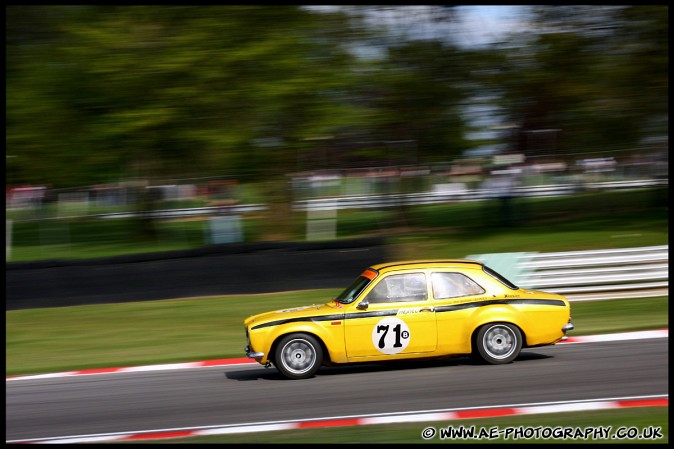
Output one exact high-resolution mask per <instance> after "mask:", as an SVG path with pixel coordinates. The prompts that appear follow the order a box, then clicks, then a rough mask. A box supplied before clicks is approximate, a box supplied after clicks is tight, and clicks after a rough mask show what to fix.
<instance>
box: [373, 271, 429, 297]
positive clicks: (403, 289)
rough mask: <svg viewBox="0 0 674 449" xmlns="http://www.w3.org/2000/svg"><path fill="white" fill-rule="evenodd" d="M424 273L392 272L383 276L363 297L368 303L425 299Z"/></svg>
mask: <svg viewBox="0 0 674 449" xmlns="http://www.w3.org/2000/svg"><path fill="white" fill-rule="evenodd" d="M427 298H428V295H427V294H426V275H425V274H424V273H409V274H394V275H391V276H388V277H385V278H384V279H382V280H381V281H379V284H377V285H376V286H375V287H374V288H373V289H372V291H371V292H370V293H368V295H367V297H366V298H365V299H366V300H367V301H368V302H369V303H371V304H373V303H382V302H409V301H425V300H426V299H427Z"/></svg>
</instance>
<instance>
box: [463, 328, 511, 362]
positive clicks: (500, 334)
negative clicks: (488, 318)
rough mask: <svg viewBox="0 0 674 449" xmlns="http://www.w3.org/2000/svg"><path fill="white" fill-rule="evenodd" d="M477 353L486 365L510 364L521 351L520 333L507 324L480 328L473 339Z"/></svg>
mask: <svg viewBox="0 0 674 449" xmlns="http://www.w3.org/2000/svg"><path fill="white" fill-rule="evenodd" d="M475 344H476V346H477V352H478V354H479V356H480V358H482V360H484V361H485V362H487V363H490V364H492V365H500V364H504V363H510V362H512V361H513V360H515V358H516V357H517V356H518V355H519V354H520V351H521V350H522V333H521V332H520V330H519V329H518V328H517V327H515V326H513V325H512V324H507V323H489V324H485V325H484V326H482V327H481V328H480V330H479V331H478V333H477V336H476V338H475Z"/></svg>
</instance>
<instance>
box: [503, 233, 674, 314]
mask: <svg viewBox="0 0 674 449" xmlns="http://www.w3.org/2000/svg"><path fill="white" fill-rule="evenodd" d="M516 265H517V270H518V272H517V275H516V277H515V279H514V281H515V283H516V284H517V285H518V286H520V287H524V288H531V289H538V290H544V291H549V292H554V293H561V294H563V295H565V296H567V297H568V298H569V300H571V301H583V300H595V299H615V298H637V297H650V296H667V295H668V294H669V290H668V287H669V270H668V266H669V245H660V246H647V247H641V248H624V249H606V250H596V251H571V252H558V253H520V254H519V255H518V257H517V262H516ZM497 271H498V270H497Z"/></svg>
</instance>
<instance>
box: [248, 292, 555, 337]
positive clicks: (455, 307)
mask: <svg viewBox="0 0 674 449" xmlns="http://www.w3.org/2000/svg"><path fill="white" fill-rule="evenodd" d="M495 304H538V305H546V306H564V305H565V304H564V301H560V300H558V299H529V298H527V299H491V300H486V301H476V302H467V303H463V304H453V305H448V306H438V307H435V311H436V312H453V311H456V310H463V309H470V308H477V307H485V306H491V305H495ZM398 310H399V309H393V310H379V311H372V312H353V313H346V314H344V313H338V314H333V315H318V316H306V317H298V318H286V319H284V320H276V321H270V322H268V323H262V324H258V325H256V326H253V327H251V329H252V330H253V329H260V328H263V327H269V326H277V325H281V324H287V323H297V322H301V321H313V322H318V321H333V320H345V319H346V320H352V319H359V318H372V317H378V316H396V315H397V314H398ZM400 310H406V309H404V308H403V309H400Z"/></svg>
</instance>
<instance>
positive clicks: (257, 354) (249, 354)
mask: <svg viewBox="0 0 674 449" xmlns="http://www.w3.org/2000/svg"><path fill="white" fill-rule="evenodd" d="M243 350H244V351H245V352H246V357H248V358H249V359H255V360H257V361H260V360H261V359H262V357H264V352H252V351H251V350H250V346H246V347H245V348H243Z"/></svg>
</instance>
